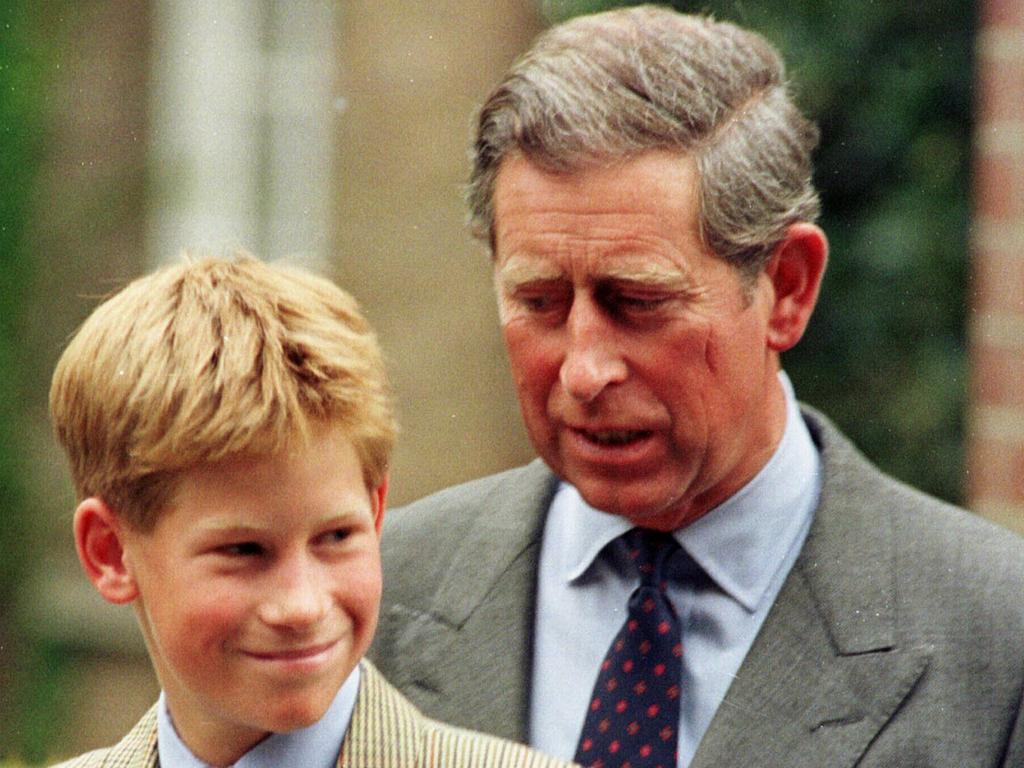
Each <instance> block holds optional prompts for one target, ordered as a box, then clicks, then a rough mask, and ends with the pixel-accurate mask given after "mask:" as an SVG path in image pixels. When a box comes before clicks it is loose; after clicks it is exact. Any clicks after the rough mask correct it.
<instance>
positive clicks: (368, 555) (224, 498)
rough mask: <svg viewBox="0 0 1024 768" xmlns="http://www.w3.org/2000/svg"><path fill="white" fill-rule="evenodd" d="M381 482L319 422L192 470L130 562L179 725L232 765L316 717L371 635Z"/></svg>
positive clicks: (190, 739) (200, 751)
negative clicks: (265, 449)
mask: <svg viewBox="0 0 1024 768" xmlns="http://www.w3.org/2000/svg"><path fill="white" fill-rule="evenodd" d="M384 494H385V487H384V486H382V487H381V488H380V489H377V491H375V492H374V493H372V494H371V493H368V492H367V490H366V487H365V485H364V481H363V473H362V466H361V465H360V461H359V458H358V456H357V454H356V452H355V449H354V448H353V447H352V444H351V443H350V442H349V441H348V440H347V439H346V438H345V437H344V435H343V433H341V432H340V431H338V430H324V431H323V432H321V433H320V434H318V435H317V436H316V437H315V438H314V439H313V440H312V441H311V443H310V444H309V445H308V446H307V447H305V448H298V449H295V450H292V451H290V452H288V453H287V454H285V455H283V456H281V457H273V458H266V457H263V458H251V457H250V458H235V459H229V460H226V461H223V462H218V463H214V464H211V465H207V466H201V467H199V468H196V469H193V470H190V471H188V472H186V473H185V474H184V475H183V476H182V478H181V481H180V483H179V485H178V487H177V490H176V492H175V494H174V496H173V499H172V503H171V505H170V508H169V509H167V510H166V511H164V513H163V514H162V516H161V517H160V519H159V521H158V523H157V525H156V527H155V528H154V530H153V531H152V532H150V533H140V532H137V531H132V530H130V529H122V541H123V544H124V562H125V567H126V570H127V573H128V575H129V576H130V578H131V579H132V580H133V582H134V586H135V588H136V589H137V596H136V598H135V608H136V611H137V613H138V615H139V620H140V622H141V625H142V630H143V634H144V635H145V637H146V642H147V645H148V646H149V651H150V654H151V656H152V658H153V663H154V665H155V667H156V671H157V675H158V677H159V678H160V683H161V685H162V686H163V689H164V691H165V693H166V696H167V702H168V708H169V710H170V713H171V717H172V718H173V720H174V724H175V727H176V729H177V730H178V733H179V735H180V736H181V737H182V739H183V740H184V741H185V743H186V744H187V745H188V746H189V748H190V749H191V750H192V751H193V752H194V753H195V754H196V755H197V756H198V757H200V758H202V759H204V760H206V761H208V762H211V763H213V764H215V765H216V764H225V763H228V762H231V761H233V760H234V759H236V758H237V757H238V756H239V755H241V754H242V753H243V752H244V751H246V750H247V749H249V748H250V747H252V746H253V745H254V744H256V743H257V742H259V741H260V740H261V739H263V738H264V737H265V736H266V735H267V734H268V733H269V732H276V731H290V730H294V729H297V728H302V727H305V726H308V725H311V724H312V723H314V722H316V721H317V720H318V719H319V718H320V717H321V716H322V715H323V714H324V712H326V710H327V708H328V707H329V706H330V704H331V702H332V701H333V699H334V696H335V694H336V693H337V691H338V689H339V688H340V686H341V685H342V683H343V682H344V681H345V679H346V678H347V677H348V675H349V673H350V672H351V671H352V669H353V668H354V667H355V665H356V664H357V663H358V661H359V659H360V658H361V657H362V655H363V653H364V652H365V651H366V649H367V647H368V646H369V644H370V641H371V639H372V638H373V632H374V629H375V628H376V622H377V607H378V603H379V600H380V591H381V576H380V557H379V538H378V537H379V531H380V523H381V520H382V516H383V506H384Z"/></svg>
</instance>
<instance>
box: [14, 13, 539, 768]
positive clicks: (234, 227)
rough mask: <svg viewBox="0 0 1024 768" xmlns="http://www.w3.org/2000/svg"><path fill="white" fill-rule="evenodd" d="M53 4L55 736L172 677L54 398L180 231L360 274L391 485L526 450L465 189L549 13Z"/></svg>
mask: <svg viewBox="0 0 1024 768" xmlns="http://www.w3.org/2000/svg"><path fill="white" fill-rule="evenodd" d="M51 21H52V25H53V28H54V29H55V30H57V31H59V33H60V34H63V35H65V36H66V44H65V46H64V50H65V51H66V53H65V55H63V57H62V60H61V65H60V69H59V71H58V72H55V73H54V75H53V96H52V99H51V103H50V105H49V109H48V114H49V118H48V120H49V128H50V131H51V134H52V136H51V141H50V146H52V147H54V148H55V151H54V152H53V153H52V154H51V155H50V156H48V157H47V158H46V160H45V163H44V171H43V178H42V180H41V182H40V188H39V190H38V193H37V195H36V197H37V199H38V208H39V211H38V215H37V216H36V217H35V219H36V223H35V224H34V225H33V228H32V232H31V241H32V243H33V247H34V248H35V250H36V253H37V255H38V258H39V259H40V263H44V264H46V265H47V267H46V268H45V269H41V270H40V271H39V275H38V279H37V280H36V283H35V285H34V286H33V289H32V293H33V296H32V304H33V306H35V307H36V308H37V309H36V311H35V312H34V313H33V316H32V317H31V318H29V323H28V325H29V329H30V334H31V336H32V345H33V348H34V349H36V350H38V354H37V355H36V356H35V361H34V363H33V365H35V366H36V367H35V369H34V370H33V371H32V372H31V379H32V381H33V382H34V387H33V388H34V389H37V390H38V392H39V395H40V396H39V397H38V398H36V399H35V400H34V402H33V403H32V404H31V407H32V409H33V418H32V421H33V423H34V424H35V425H36V428H35V429H34V430H33V434H32V435H31V436H29V437H28V438H27V440H28V442H29V443H30V444H31V448H30V450H31V451H32V452H33V454H34V459H35V460H34V461H33V465H34V466H35V467H36V468H37V471H38V475H39V476H38V478H36V480H37V482H36V483H35V485H36V486H37V487H38V489H39V490H38V492H37V493H38V495H39V498H38V499H37V500H36V504H37V505H38V506H39V507H40V509H43V510H48V511H49V512H50V513H51V514H49V515H48V517H47V522H46V523H45V524H43V525H41V526H40V528H41V529H45V530H41V531H40V536H41V537H42V538H43V539H45V540H46V541H49V542H53V543H54V544H53V546H52V547H46V548H45V550H46V551H45V555H44V562H42V563H41V564H40V567H39V568H38V571H39V579H38V581H37V582H36V583H34V584H33V585H32V586H31V587H30V588H28V589H26V598H25V600H24V605H23V608H22V610H24V611H25V612H27V613H28V614H29V620H28V623H29V624H30V625H31V626H33V627H35V631H36V633H37V635H38V637H37V640H38V643H39V644H40V646H41V647H45V648H47V649H51V650H52V653H51V652H47V653H46V654H44V655H47V656H48V657H50V658H51V661H52V665H51V673H52V674H56V675H59V676H61V677H62V678H63V681H64V682H65V683H66V686H65V694H64V695H63V696H62V697H61V700H60V701H58V702H51V703H50V704H51V705H52V708H50V709H48V711H47V714H46V717H49V718H52V721H53V722H64V723H65V724H66V725H65V726H63V727H61V728H60V734H59V736H58V739H57V741H56V742H54V743H52V745H51V752H50V754H51V756H52V757H59V756H63V755H69V754H74V753H77V752H81V751H83V750H86V749H90V748H94V747H98V746H103V745H106V744H110V743H111V742H112V741H114V740H116V739H117V738H119V737H120V736H121V735H123V733H124V732H125V730H126V729H127V728H128V727H129V726H130V725H131V724H132V723H134V721H135V720H136V719H137V718H138V717H139V715H140V714H141V713H142V712H143V711H145V709H146V708H147V707H148V706H149V705H150V704H151V703H152V701H153V700H154V696H155V694H156V692H157V686H156V682H155V679H154V677H153V674H152V672H151V670H150V668H149V664H148V662H147V660H146V657H145V655H144V648H143V646H142V642H141V637H140V635H139V633H138V631H137V629H136V628H135V627H134V618H133V616H132V614H131V611H130V609H126V608H124V607H121V608H115V607H113V606H110V605H107V604H105V603H103V602H102V601H101V600H100V599H99V598H98V597H97V596H96V595H95V594H94V593H93V590H92V589H91V588H90V587H89V585H88V584H87V582H86V581H85V579H84V577H83V576H82V575H81V573H80V571H79V568H78V567H77V564H76V562H75V560H74V547H73V543H72V541H71V535H70V533H71V532H70V524H69V523H70V511H71V509H73V501H74V500H73V498H72V497H71V494H70V488H69V481H68V479H67V475H66V470H65V469H64V461H63V457H62V456H61V454H60V453H59V450H58V449H57V447H56V445H55V444H54V442H53V439H52V437H51V435H50V433H49V426H48V419H47V416H46V411H45V392H46V389H47V387H48V380H49V375H50V372H51V371H52V369H53V365H54V363H55V361H56V359H57V357H58V356H59V354H60V351H61V350H62V348H63V345H64V343H65V342H66V339H67V337H68V335H69V334H70V333H71V332H72V331H73V330H74V328H75V327H76V326H77V325H78V323H80V322H81V320H82V319H84V317H85V316H86V315H87V314H88V312H89V311H90V310H91V309H92V308H93V307H94V306H95V304H96V302H97V300H98V299H99V298H100V297H102V296H103V295H106V294H107V293H109V292H110V291H112V290H114V289H116V288H117V287H119V286H120V285H122V284H123V283H124V282H125V281H126V280H128V279H130V278H132V277H134V276H136V275H137V274H139V273H140V272H142V271H145V270H147V269H149V268H151V267H152V266H154V265H156V264H159V263H163V262H166V261H170V260H173V259H174V258H176V257H177V255H178V253H179V252H180V251H181V249H182V248H185V247H191V248H198V249H209V250H213V251H215V252H221V251H223V250H225V249H232V248H234V247H237V246H241V247H244V248H246V249H248V250H250V251H252V252H254V253H256V254H257V255H259V256H261V257H263V258H268V259H277V258H283V257H286V258H289V259H290V260H292V261H297V262H298V263H301V264H304V265H306V266H310V267H312V268H315V269H317V270H319V271H321V272H324V273H325V274H327V275H329V276H331V277H333V278H335V279H336V280H337V281H338V282H339V283H340V284H341V285H342V286H344V287H345V288H347V289H348V290H349V291H351V292H352V293H353V294H354V295H355V296H356V297H357V298H358V299H359V300H360V302H361V303H362V304H363V307H364V309H365V311H366V312H367V314H368V315H369V317H370V319H371V321H372V322H373V323H374V325H375V326H376V328H377V329H378V333H379V335H380V338H381V342H382V345H383V347H384V349H385V353H386V355H387V358H388V361H389V364H390V368H391V371H392V378H393V383H394V386H395V390H396V394H397V398H398V407H399V411H400V418H401V423H402V427H403V434H402V438H401V441H400V447H399V449H398V451H397V453H396V456H395V461H394V465H393V473H392V483H391V499H390V501H391V503H392V505H397V504H401V503H402V502H405V501H410V500H412V499H414V498H416V497H418V496H421V495H423V494H425V493H428V492H430V491H432V490H435V489H437V488H439V487H442V486H444V485H449V484H451V483H455V482H459V481H462V480H466V479H469V478H471V477H474V476H478V475H482V474H485V473H489V472H493V471H497V470H499V469H502V468H505V467H508V466H510V465H513V464H517V463H521V462H522V461H524V460H525V459H527V458H528V457H529V456H530V451H529V448H528V444H527V441H526V438H525V435H524V432H523V430H522V427H521V425H520V421H519V416H518V412H517V410H516V408H515V405H514V402H515V401H514V396H513V391H512V386H511V383H510V377H509V375H508V372H507V369H506V363H505V358H504V352H503V350H502V347H501V343H500V338H499V335H498V329H497V318H496V313H495V310H494V307H493V304H494V302H493V298H492V289H491V285H490V277H489V269H488V261H487V255H486V253H485V252H484V251H483V249H482V248H481V247H480V246H479V245H478V244H476V243H474V242H473V241H472V240H471V238H470V237H469V235H468V234H467V233H466V230H465V227H464V226H463V219H464V213H463V206H462V197H461V190H462V185H463V183H464V182H465V178H466V172H467V164H466V148H467V142H468V137H469V130H470V124H471V119H472V114H473V110H474V108H475V107H476V105H477V104H478V103H479V102H480V101H481V99H482V98H483V96H484V95H485V92H486V89H487V88H488V87H489V86H490V84H491V83H493V82H494V81H495V80H496V79H497V77H498V76H499V75H500V73H501V72H502V71H504V69H505V68H506V67H507V66H508V64H509V62H510V61H511V60H512V58H513V57H514V56H515V55H516V54H517V53H518V52H519V51H520V50H522V48H523V47H524V46H525V45H526V43H527V42H528V41H529V40H530V39H531V38H532V37H533V35H534V34H535V33H536V32H537V31H538V29H539V28H540V24H541V22H540V18H539V14H538V6H536V5H535V4H533V3H531V2H522V1H521V0H494V1H493V2H487V3H480V2H477V1H476V0H465V1H463V0H451V1H450V2H446V3H443V4H440V5H436V4H415V3H378V2H371V1H369V0H346V2H345V3H322V2H318V1H316V0H301V1H300V2H289V3H280V2H275V1H274V0H259V1H258V2H248V1H246V2H242V0H226V2H218V3H207V2H201V1H200V0H186V1H185V2H179V1H178V0H152V1H151V2H148V3H130V2H125V1H124V0H114V1H113V2H109V3H89V4H86V5H85V6H83V10H82V12H81V13H79V12H77V11H76V13H75V14H74V15H73V17H72V16H66V17H63V16H62V17H59V18H58V17H56V16H55V17H54V18H53V19H52V20H51ZM496 436H497V437H496ZM97 712H101V713H102V716H100V717H97Z"/></svg>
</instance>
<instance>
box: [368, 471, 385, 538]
mask: <svg viewBox="0 0 1024 768" xmlns="http://www.w3.org/2000/svg"><path fill="white" fill-rule="evenodd" d="M388 479H389V478H388V474H387V473H386V472H385V473H384V479H383V480H381V481H380V485H378V486H377V487H376V488H374V489H373V490H372V491H370V504H371V505H372V506H373V527H374V528H375V529H376V530H377V535H378V536H379V535H380V527H381V526H382V525H384V506H385V502H386V501H387V498H388Z"/></svg>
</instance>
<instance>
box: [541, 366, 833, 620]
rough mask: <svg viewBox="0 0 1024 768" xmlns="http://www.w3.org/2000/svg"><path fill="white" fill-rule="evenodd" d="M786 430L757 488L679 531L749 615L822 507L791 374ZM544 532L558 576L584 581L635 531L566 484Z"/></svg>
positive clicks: (750, 486)
mask: <svg viewBox="0 0 1024 768" xmlns="http://www.w3.org/2000/svg"><path fill="white" fill-rule="evenodd" d="M779 379H780V381H781V383H782V386H783V390H784V392H785V397H786V426H785V429H784V431H783V435H782V439H781V440H780V441H779V445H778V447H777V448H776V449H775V452H774V453H773V454H772V456H771V458H770V459H769V460H768V463H767V464H765V465H764V467H762V468H761V471H760V472H758V473H757V475H755V476H754V477H753V478H752V479H751V480H750V482H748V483H747V484H746V485H745V486H743V487H742V488H741V489H740V490H739V491H737V492H736V493H735V494H733V495H732V496H731V497H730V498H728V499H726V500H725V501H724V502H723V503H722V504H720V505H718V506H717V507H715V508H714V509H712V510H711V511H710V512H708V513H707V514H706V515H704V516H703V517H701V518H700V519H698V520H696V521H695V522H693V523H692V524H690V525H688V526H686V527H684V528H680V529H678V530H676V531H675V532H674V536H675V538H676V540H677V541H678V542H679V543H680V545H681V546H682V547H683V549H685V550H686V552H687V553H688V554H689V555H690V557H691V558H693V560H694V561H695V562H696V563H697V564H698V565H699V566H700V567H701V568H702V569H703V570H704V572H705V573H706V574H707V575H708V576H709V577H710V578H711V579H712V580H714V582H715V583H716V584H717V585H718V586H719V587H720V588H721V589H722V590H723V591H725V592H726V593H727V594H728V595H730V596H731V597H732V598H733V599H735V600H736V601H737V602H739V603H740V604H741V605H743V606H744V608H746V609H747V610H748V611H754V610H756V609H757V607H758V605H759V604H760V602H761V600H762V599H763V597H764V595H765V593H766V592H767V590H768V588H769V587H770V585H771V582H772V577H773V576H774V575H775V573H776V572H777V571H778V569H779V568H780V567H782V565H783V563H784V562H785V561H786V556H787V554H788V553H789V552H790V551H791V549H792V548H793V546H795V545H796V543H797V542H798V540H799V539H800V537H801V536H802V534H803V533H805V532H806V530H807V527H808V526H809V524H810V518H811V516H812V515H813V511H814V508H815V507H816V506H817V500H818V493H819V488H820V457H819V456H818V452H817V449H816V448H815V446H814V442H813V440H812V438H811V435H810V432H809V431H808V430H807V425H806V424H804V420H803V418H802V417H801V416H800V408H799V406H798V404H797V402H796V396H795V395H794V393H793V387H792V385H791V384H790V381H789V378H788V377H787V376H786V374H785V373H780V374H779ZM550 514H551V519H549V526H548V528H547V529H546V532H545V538H547V537H548V535H549V533H554V535H555V536H556V538H557V541H558V544H559V550H557V551H560V552H561V558H560V562H559V564H558V572H559V573H560V574H561V575H562V577H563V578H564V579H565V580H566V581H567V582H575V581H577V580H579V579H581V578H582V577H583V576H584V574H586V572H587V571H588V570H589V568H590V566H591V565H592V564H593V563H594V560H595V559H596V558H597V556H598V555H599V554H600V552H601V550H602V549H604V547H605V546H606V545H607V544H608V543H609V542H611V541H613V540H614V539H615V538H617V537H618V536H620V535H622V534H623V533H625V532H626V531H628V530H629V529H630V528H631V527H632V526H631V525H630V523H629V521H627V520H625V519H624V518H621V517H619V516H617V515H612V514H609V513H607V512H602V511H600V510H597V509H594V508H593V507H591V506H590V505H589V504H587V503H586V502H585V501H584V500H583V498H582V497H581V496H580V495H579V492H578V491H577V490H576V489H575V488H574V487H573V486H571V485H569V484H568V483H565V482H562V483H560V485H559V488H558V490H557V491H556V493H555V497H554V499H553V500H552V503H551V512H550Z"/></svg>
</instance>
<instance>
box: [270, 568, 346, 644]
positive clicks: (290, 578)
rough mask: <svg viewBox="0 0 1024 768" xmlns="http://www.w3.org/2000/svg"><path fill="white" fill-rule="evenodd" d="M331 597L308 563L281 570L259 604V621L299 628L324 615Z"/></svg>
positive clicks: (311, 623)
mask: <svg viewBox="0 0 1024 768" xmlns="http://www.w3.org/2000/svg"><path fill="white" fill-rule="evenodd" d="M329 604H330V596H329V595H328V594H327V593H326V591H325V590H324V587H323V584H322V582H321V580H320V579H319V578H318V577H317V573H316V569H315V568H314V567H312V566H310V565H308V564H291V565H288V566H287V567H284V568H282V572H281V573H279V574H278V576H277V578H276V579H275V580H274V584H273V586H272V587H271V589H270V590H268V594H267V596H266V599H265V600H264V601H263V602H262V603H261V604H260V618H261V619H262V620H263V621H264V622H265V623H266V624H269V625H271V626H275V627H286V628H289V629H302V628H304V627H309V626H312V625H314V624H316V623H317V622H319V621H320V620H321V619H323V618H324V616H325V615H326V613H327V607H328V605H329Z"/></svg>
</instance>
